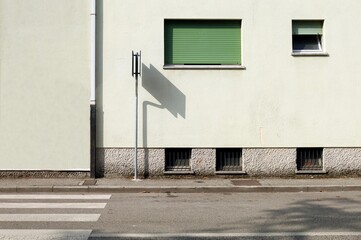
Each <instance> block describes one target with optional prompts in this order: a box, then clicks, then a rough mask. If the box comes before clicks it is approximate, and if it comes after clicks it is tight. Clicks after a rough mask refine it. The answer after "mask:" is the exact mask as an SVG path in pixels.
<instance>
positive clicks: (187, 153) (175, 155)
mask: <svg viewBox="0 0 361 240" xmlns="http://www.w3.org/2000/svg"><path fill="white" fill-rule="evenodd" d="M191 152H192V149H190V148H168V149H165V170H166V171H190V170H191V168H190V165H189V159H190V158H191Z"/></svg>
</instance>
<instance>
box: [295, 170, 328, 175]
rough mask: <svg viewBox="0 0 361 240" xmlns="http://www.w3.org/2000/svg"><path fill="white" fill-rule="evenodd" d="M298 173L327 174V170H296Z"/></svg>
mask: <svg viewBox="0 0 361 240" xmlns="http://www.w3.org/2000/svg"><path fill="white" fill-rule="evenodd" d="M296 174H327V172H326V171H325V170H296Z"/></svg>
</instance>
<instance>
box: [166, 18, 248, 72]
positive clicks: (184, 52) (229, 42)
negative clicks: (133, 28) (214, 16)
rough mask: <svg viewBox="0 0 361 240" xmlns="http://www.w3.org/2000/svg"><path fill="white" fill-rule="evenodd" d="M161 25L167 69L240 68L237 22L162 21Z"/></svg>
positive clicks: (239, 35) (239, 26)
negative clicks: (179, 66) (223, 66)
mask: <svg viewBox="0 0 361 240" xmlns="http://www.w3.org/2000/svg"><path fill="white" fill-rule="evenodd" d="M164 25H165V29H164V45H165V49H164V59H165V60H164V61H165V64H166V65H167V64H174V65H233V64H237V65H240V64H241V21H240V20H165V22H164Z"/></svg>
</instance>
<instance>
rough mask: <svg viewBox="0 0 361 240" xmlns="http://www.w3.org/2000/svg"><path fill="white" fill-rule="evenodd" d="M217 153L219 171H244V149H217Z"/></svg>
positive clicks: (217, 168)
mask: <svg viewBox="0 0 361 240" xmlns="http://www.w3.org/2000/svg"><path fill="white" fill-rule="evenodd" d="M216 155H217V157H216V170H217V171H242V149H240V148H222V149H216Z"/></svg>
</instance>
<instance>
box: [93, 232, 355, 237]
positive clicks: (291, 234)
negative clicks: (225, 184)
mask: <svg viewBox="0 0 361 240" xmlns="http://www.w3.org/2000/svg"><path fill="white" fill-rule="evenodd" d="M318 236H321V237H322V236H361V232H270V233H165V234H142V233H140V234H122V233H120V234H112V233H109V234H107V233H92V234H91V237H95V238H179V237H188V238H201V237H218V238H227V237H318Z"/></svg>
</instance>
